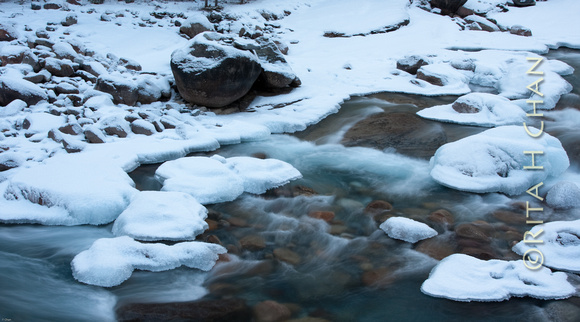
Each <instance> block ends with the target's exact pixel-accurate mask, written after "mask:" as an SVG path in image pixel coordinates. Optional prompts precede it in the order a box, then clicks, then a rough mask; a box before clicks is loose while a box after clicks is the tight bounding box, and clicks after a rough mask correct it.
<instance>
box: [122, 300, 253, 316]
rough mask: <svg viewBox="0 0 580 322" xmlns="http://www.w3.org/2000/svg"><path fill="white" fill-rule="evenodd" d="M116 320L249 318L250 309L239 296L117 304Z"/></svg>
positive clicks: (250, 314)
mask: <svg viewBox="0 0 580 322" xmlns="http://www.w3.org/2000/svg"><path fill="white" fill-rule="evenodd" d="M116 313H117V319H118V321H251V319H252V310H251V309H250V308H249V307H248V306H247V304H246V302H245V301H244V300H242V299H236V298H233V299H218V300H201V301H196V302H178V303H136V304H128V305H123V306H121V307H119V308H118V309H117V311H116Z"/></svg>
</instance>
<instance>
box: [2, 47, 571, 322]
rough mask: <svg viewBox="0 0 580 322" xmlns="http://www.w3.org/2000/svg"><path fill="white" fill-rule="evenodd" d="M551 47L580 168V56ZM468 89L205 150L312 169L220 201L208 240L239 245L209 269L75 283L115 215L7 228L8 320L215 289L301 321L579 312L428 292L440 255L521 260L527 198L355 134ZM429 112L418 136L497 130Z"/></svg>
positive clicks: (150, 177)
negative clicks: (418, 234) (359, 126)
mask: <svg viewBox="0 0 580 322" xmlns="http://www.w3.org/2000/svg"><path fill="white" fill-rule="evenodd" d="M547 57H548V58H550V59H559V60H562V61H565V62H567V63H568V64H570V65H571V66H573V67H574V68H575V69H576V72H575V74H574V75H570V76H566V77H565V78H566V80H567V81H569V82H570V83H571V84H572V85H573V86H574V90H573V92H572V93H570V94H568V95H565V96H564V97H563V98H562V100H561V101H560V104H559V105H558V107H557V110H556V111H553V112H548V113H546V120H547V124H546V130H547V131H548V132H549V133H551V134H553V135H555V136H557V137H558V138H559V139H560V140H561V141H562V143H563V145H564V146H565V147H566V149H567V151H568V153H569V155H570V158H571V163H572V169H573V170H574V173H576V174H577V173H578V172H580V171H578V162H579V161H580V160H579V159H578V156H579V155H580V153H579V152H580V148H578V147H579V146H580V145H579V144H578V142H580V132H578V131H577V129H578V126H579V125H580V116H579V114H580V113H579V112H578V110H577V109H578V108H579V107H580V96H579V93H580V92H579V90H580V72H578V71H579V70H580V52H579V51H574V50H568V49H559V50H555V51H551V52H550V53H549V54H548V55H547ZM455 98H456V97H445V96H443V97H424V96H414V95H408V94H396V93H384V94H376V95H370V96H366V97H357V98H352V99H351V100H349V101H347V102H345V103H344V104H343V106H342V108H341V110H340V112H339V113H337V114H334V115H331V116H329V117H328V118H326V119H325V120H323V121H322V122H320V123H319V124H317V125H314V126H311V127H310V128H308V129H307V130H305V131H303V132H300V133H296V134H294V135H273V136H271V137H270V138H269V139H268V140H266V141H260V142H252V143H243V144H238V145H233V146H226V147H223V148H221V149H220V150H218V151H215V152H212V153H209V154H203V155H213V154H219V155H222V156H224V157H230V156H258V157H271V158H277V159H280V160H284V161H286V162H289V163H290V164H292V165H293V166H294V167H296V168H297V169H298V170H299V171H300V172H301V173H302V174H303V178H302V179H300V180H297V181H295V182H292V183H290V184H288V185H286V186H284V187H281V188H278V189H275V190H273V191H269V192H268V193H266V194H265V195H261V196H253V195H244V196H242V197H240V198H239V199H237V200H236V201H233V202H229V203H223V204H218V205H211V206H208V209H209V210H210V213H209V220H210V223H211V225H210V231H207V232H206V233H204V234H203V235H201V236H199V237H198V240H202V241H209V242H219V243H221V244H222V245H224V246H225V247H226V248H228V254H229V261H221V262H219V263H218V264H217V265H216V267H215V268H214V269H213V270H212V271H211V272H209V273H202V272H200V271H197V270H194V269H186V268H179V269H176V270H172V271H168V272H157V273H152V272H145V271H139V272H135V273H134V274H133V276H132V277H131V278H130V279H129V280H128V281H126V282H125V283H123V284H122V285H120V286H117V287H114V288H110V289H103V288H100V287H93V286H88V285H84V284H80V283H78V282H76V281H75V280H74V279H73V277H72V273H71V268H70V261H71V260H72V258H73V257H74V256H75V255H76V254H77V253H79V252H81V251H82V250H84V249H87V248H88V247H89V246H90V245H91V244H92V243H93V241H95V240H96V239H98V238H104V237H112V234H111V225H106V226H100V227H92V226H79V227H45V226H40V225H4V224H2V225H0V268H1V272H2V274H1V276H0V317H2V318H3V321H10V320H13V321H43V320H51V321H104V320H114V319H115V316H114V310H115V309H119V308H121V310H122V307H123V306H124V305H126V304H130V303H169V302H183V301H191V300H196V299H199V298H202V297H204V299H231V298H239V299H243V300H245V301H246V303H247V304H248V305H250V306H253V305H255V304H256V303H258V302H261V301H265V300H274V301H276V302H279V303H285V304H286V305H287V307H289V308H291V309H292V313H293V316H294V317H305V316H310V317H318V318H322V319H326V320H329V321H384V320H392V321H464V320H471V321H486V320H494V321H513V320H518V321H519V320H528V321H543V320H545V319H546V318H548V317H550V316H560V317H563V316H564V317H568V318H570V317H572V318H573V319H574V318H578V317H580V301H578V300H577V299H570V300H564V301H541V300H535V299H530V298H523V299H519V298H516V299H511V300H509V301H504V302H499V303H461V302H453V301H449V300H444V299H437V298H432V297H429V296H426V295H424V294H422V293H421V291H420V286H421V283H422V282H423V281H424V280H425V279H426V278H427V277H428V275H429V272H430V270H431V269H432V268H433V266H434V265H435V264H436V260H434V259H433V258H437V259H441V258H443V257H445V256H447V255H449V254H451V253H455V252H462V253H466V254H470V255H473V256H476V257H479V258H482V259H490V258H499V259H509V260H511V259H518V256H517V255H516V254H514V253H513V252H511V250H510V249H511V246H512V245H513V243H514V242H517V241H519V240H521V237H522V233H523V232H524V231H525V230H527V229H528V228H529V227H527V226H526V225H525V223H524V222H523V218H524V215H523V211H522V209H521V203H520V202H521V201H525V200H527V199H525V198H524V197H516V198H508V197H506V196H504V195H500V194H481V195H480V194H471V193H465V192H459V191H455V190H452V189H448V188H445V187H442V186H440V185H438V184H436V183H435V182H434V181H432V180H431V178H430V176H429V172H428V169H429V161H428V157H425V156H422V155H421V153H419V154H416V153H417V152H418V151H419V152H421V151H422V150H421V147H419V148H417V147H415V148H412V147H411V148H409V149H407V150H405V149H406V148H408V145H405V144H407V143H408V142H402V143H401V144H402V146H403V147H404V149H403V150H401V151H404V152H405V154H408V155H414V156H415V157H412V158H411V157H407V156H403V155H402V154H401V153H398V152H397V151H399V150H398V149H394V148H385V147H384V146H383V145H382V143H381V142H375V141H373V140H366V141H365V140H362V141H361V140H350V141H349V140H346V139H345V137H346V136H348V134H347V133H348V132H349V130H350V129H352V127H353V126H355V124H356V123H358V122H359V121H362V120H364V119H367V120H369V119H370V120H373V119H378V118H381V117H384V116H385V115H389V114H392V115H395V114H396V115H397V117H400V118H402V119H405V120H409V119H411V120H415V115H414V114H415V112H417V111H418V110H420V109H422V108H425V107H429V106H434V105H439V104H446V103H450V102H452V101H453V100H455ZM570 107H572V108H570ZM574 108H576V109H574ZM421 122H424V123H421V124H422V126H421V128H422V131H424V133H419V134H416V133H415V134H414V135H418V136H417V137H419V138H425V137H428V138H431V137H432V136H433V135H432V134H433V133H437V135H439V136H441V137H442V138H444V140H445V141H446V142H451V141H455V140H457V139H460V138H462V137H465V136H468V135H472V134H476V133H478V132H481V131H483V130H485V129H484V128H478V127H469V126H460V125H452V124H442V123H437V122H432V121H421ZM345 135H346V136H345ZM411 141H413V140H411ZM341 143H342V144H341ZM411 143H412V142H411ZM401 151H399V152H401ZM157 167H158V165H144V166H141V167H140V168H138V169H136V170H135V171H133V172H132V173H130V175H131V177H132V178H133V180H134V181H135V183H136V185H137V188H138V189H140V190H159V189H160V188H161V186H160V184H159V183H158V182H157V181H156V180H155V178H154V173H155V170H156V169H157ZM377 201H378V202H377ZM383 201H385V202H388V203H389V204H390V205H392V209H390V211H386V212H383V211H380V210H381V209H382V208H388V207H390V206H388V205H387V204H386V203H385V202H383ZM369 204H372V206H370V207H369V206H368V205H369ZM392 215H395V216H405V217H409V218H413V219H415V220H418V221H422V222H425V223H428V224H430V225H431V226H432V227H434V228H435V229H436V230H437V231H438V232H439V236H437V237H435V238H433V239H430V240H427V241H422V242H419V243H417V244H415V245H411V244H408V243H404V242H400V241H397V240H393V239H391V238H389V237H387V235H386V234H385V233H384V232H383V231H382V230H380V229H378V225H379V224H380V223H381V222H382V221H384V220H385V219H386V218H387V217H389V216H392ZM550 215H551V216H552V217H551V219H552V220H554V219H559V218H561V219H567V217H566V216H567V214H566V213H550ZM313 217H319V218H323V219H324V220H320V219H315V218H313ZM474 231H475V233H474ZM478 236H479V237H478ZM482 236H483V237H482Z"/></svg>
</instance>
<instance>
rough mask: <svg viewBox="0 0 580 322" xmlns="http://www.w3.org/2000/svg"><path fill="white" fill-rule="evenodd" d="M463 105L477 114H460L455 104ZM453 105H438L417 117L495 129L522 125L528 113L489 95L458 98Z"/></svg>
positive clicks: (471, 95) (419, 113)
mask: <svg viewBox="0 0 580 322" xmlns="http://www.w3.org/2000/svg"><path fill="white" fill-rule="evenodd" d="M456 103H463V104H467V105H469V106H473V107H475V108H476V109H477V110H478V111H477V112H475V113H460V112H458V111H456V110H455V109H453V104H456ZM453 104H448V105H438V106H433V107H429V108H426V109H423V110H421V111H419V112H417V115H419V116H421V117H424V118H426V119H431V120H436V121H441V122H450V123H458V124H466V125H475V126H486V127H494V126H500V125H510V124H522V122H525V121H526V113H525V112H524V110H522V109H521V108H520V107H519V106H518V105H516V104H514V103H512V102H510V100H509V99H507V98H505V97H502V96H497V95H493V94H487V93H470V94H467V95H464V96H461V97H460V98H458V99H457V100H456V101H455V102H454V103H453Z"/></svg>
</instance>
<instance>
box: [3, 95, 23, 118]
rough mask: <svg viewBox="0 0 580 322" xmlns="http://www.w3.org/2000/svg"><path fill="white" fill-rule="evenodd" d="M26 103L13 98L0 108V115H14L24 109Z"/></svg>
mask: <svg viewBox="0 0 580 322" xmlns="http://www.w3.org/2000/svg"><path fill="white" fill-rule="evenodd" d="M26 107H28V105H27V104H26V102H25V101H23V100H19V99H17V100H13V101H12V102H10V103H8V105H6V106H5V107H3V108H0V117H7V116H14V115H16V114H18V113H19V112H21V111H22V110H24V109H25V108H26Z"/></svg>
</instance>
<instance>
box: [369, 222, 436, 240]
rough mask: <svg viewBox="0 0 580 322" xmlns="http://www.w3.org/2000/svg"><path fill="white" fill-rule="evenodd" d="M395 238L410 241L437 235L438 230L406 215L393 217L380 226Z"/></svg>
mask: <svg viewBox="0 0 580 322" xmlns="http://www.w3.org/2000/svg"><path fill="white" fill-rule="evenodd" d="M379 228H381V229H382V230H384V231H385V233H387V235H389V237H391V238H394V239H400V240H403V241H406V242H408V243H416V242H418V241H420V240H423V239H427V238H431V237H435V236H437V231H435V229H433V228H431V227H429V226H428V225H426V224H424V223H422V222H418V221H415V220H413V219H409V218H405V217H391V218H389V219H387V220H386V221H385V222H383V223H382V224H381V226H380V227H379Z"/></svg>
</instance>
